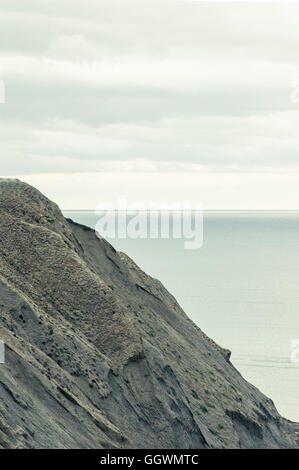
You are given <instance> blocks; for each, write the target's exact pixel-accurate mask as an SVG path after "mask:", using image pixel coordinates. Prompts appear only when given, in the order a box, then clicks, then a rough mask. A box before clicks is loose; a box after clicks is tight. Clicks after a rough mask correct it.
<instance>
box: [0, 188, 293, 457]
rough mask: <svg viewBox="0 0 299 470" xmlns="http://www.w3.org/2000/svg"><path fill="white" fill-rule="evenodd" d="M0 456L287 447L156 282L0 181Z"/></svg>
mask: <svg viewBox="0 0 299 470" xmlns="http://www.w3.org/2000/svg"><path fill="white" fill-rule="evenodd" d="M0 339H1V340H3V341H4V342H5V345H6V362H5V364H0V448H52V447H55V448H240V447H241V448H292V447H295V446H296V443H295V440H296V437H295V429H294V424H293V423H290V422H288V421H287V420H285V419H284V418H282V417H281V416H280V415H279V414H278V412H277V411H276V408H275V406H274V404H273V402H272V401H271V400H270V399H269V398H267V397H265V396H264V395H263V394H262V393H261V392H260V391H259V390H257V389H256V388H255V387H254V386H252V385H250V384H249V383H248V382H246V381H245V380H244V379H243V378H242V376H241V375H240V373H239V372H238V371H237V370H236V369H235V368H234V367H233V366H232V364H231V363H230V361H229V357H230V353H229V351H227V350H223V349H222V348H220V347H219V346H218V345H216V344H215V343H214V342H213V341H212V340H210V339H209V338H208V337H207V336H206V335H205V334H204V333H203V332H202V331H201V330H200V329H199V328H198V327H197V326H196V325H194V323H192V321H191V320H190V319H189V318H188V317H187V316H186V314H185V313H184V312H183V311H182V309H181V308H180V306H179V305H178V303H177V302H176V300H175V299H174V297H173V296H172V295H171V294H170V293H169V292H168V291H167V290H166V289H165V288H164V287H163V285H162V284H161V283H160V282H159V281H157V280H155V279H153V278H151V277H150V276H148V275H146V274H145V273H144V272H143V271H142V270H141V269H140V268H139V267H138V266H137V265H136V264H135V263H134V262H133V261H132V260H131V259H129V258H128V257H127V256H126V255H125V254H123V253H118V252H116V251H115V250H114V248H113V247H112V246H111V245H110V244H109V243H107V242H106V241H105V240H103V239H101V240H100V239H98V238H97V236H96V235H95V233H94V231H93V230H91V229H89V228H87V227H84V226H81V225H78V224H76V223H74V222H72V221H71V220H66V219H65V218H64V217H63V215H62V213H61V211H60V210H59V208H58V206H57V205H56V204H54V203H53V202H51V201H49V200H48V199H47V198H46V197H44V196H43V195H42V194H41V193H40V192H39V191H37V190H36V189H34V188H32V187H31V186H29V185H27V184H25V183H22V182H20V181H17V180H5V179H0Z"/></svg>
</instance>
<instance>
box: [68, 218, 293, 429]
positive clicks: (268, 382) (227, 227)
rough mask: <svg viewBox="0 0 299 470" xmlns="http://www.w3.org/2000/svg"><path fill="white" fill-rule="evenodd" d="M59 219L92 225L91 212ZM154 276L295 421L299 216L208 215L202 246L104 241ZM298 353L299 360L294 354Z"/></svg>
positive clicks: (205, 220)
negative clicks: (184, 247)
mask: <svg viewBox="0 0 299 470" xmlns="http://www.w3.org/2000/svg"><path fill="white" fill-rule="evenodd" d="M64 214H65V216H67V217H70V218H72V219H73V220H75V221H77V222H79V223H82V224H85V225H88V226H90V227H95V224H96V222H97V220H98V217H97V216H96V215H95V214H94V213H93V212H89V211H68V212H65V213H64ZM110 241H111V243H112V244H113V245H114V246H115V248H116V249H118V250H121V251H124V252H126V253H127V254H128V255H129V256H130V257H132V258H133V259H134V260H135V262H136V263H137V264H138V265H139V266H140V267H142V269H144V270H145V271H146V272H147V273H149V274H150V275H152V276H154V277H156V278H158V279H160V280H161V281H162V282H163V284H164V285H165V286H166V287H167V288H168V289H169V290H170V291H171V293H172V294H174V295H175V297H176V298H177V300H178V301H179V303H180V304H181V306H182V307H183V309H184V310H185V311H186V313H187V314H188V315H189V316H190V317H191V318H192V320H193V321H194V322H195V323H197V324H198V326H199V327H200V328H201V329H203V330H204V331H205V333H207V334H208V335H209V336H210V337H212V338H213V339H214V340H215V341H216V342H218V343H219V344H220V345H221V346H224V347H227V348H229V349H230V350H231V351H232V362H233V363H234V365H235V366H236V367H237V368H238V369H239V370H240V372H241V373H242V375H243V376H244V377H245V378H246V379H247V380H249V381H250V382H252V383H253V384H254V385H256V386H257V387H258V388H260V389H261V390H262V391H263V392H264V393H265V394H267V395H268V396H270V397H271V398H272V399H273V400H274V402H275V404H276V406H277V408H278V410H279V411H280V413H282V414H283V415H284V416H285V417H287V418H289V419H292V420H294V421H298V422H299V364H294V363H292V362H291V351H292V349H291V342H292V341H293V340H294V339H298V340H299V213H298V212H208V213H206V214H205V216H204V243H203V246H202V248H201V249H199V250H184V249H183V242H182V241H181V240H161V239H159V240H150V239H149V240H144V239H142V240H140V239H137V240H128V239H126V240H110ZM298 356H299V355H298Z"/></svg>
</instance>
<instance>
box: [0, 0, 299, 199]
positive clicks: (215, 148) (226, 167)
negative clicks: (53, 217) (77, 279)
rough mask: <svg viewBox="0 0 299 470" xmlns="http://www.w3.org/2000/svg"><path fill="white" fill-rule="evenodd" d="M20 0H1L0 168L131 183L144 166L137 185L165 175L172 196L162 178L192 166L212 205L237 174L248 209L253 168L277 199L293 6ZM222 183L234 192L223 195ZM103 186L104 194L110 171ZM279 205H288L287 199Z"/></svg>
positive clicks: (295, 122)
mask: <svg viewBox="0 0 299 470" xmlns="http://www.w3.org/2000/svg"><path fill="white" fill-rule="evenodd" d="M25 6H26V8H25V7H24V6H21V5H20V2H17V1H15V0H10V1H8V0H7V1H6V0H3V2H2V5H1V14H0V19H1V25H2V26H1V30H0V44H1V54H0V79H3V80H4V81H5V85H6V104H1V105H0V118H1V120H0V139H1V156H0V162H1V174H2V176H8V175H9V176H20V175H21V176H22V177H23V178H25V179H26V178H27V179H29V180H30V181H31V180H32V179H33V180H36V179H37V180H38V181H40V182H41V183H40V184H44V185H45V187H50V186H51V184H52V186H53V185H54V181H55V174H56V175H57V178H58V175H62V174H63V175H64V178H65V187H66V186H69V185H70V184H71V181H74V179H73V177H72V174H73V175H74V177H75V178H76V177H79V178H83V179H84V181H86V182H87V181H89V184H94V185H95V184H96V183H95V182H93V183H91V182H92V181H94V177H95V176H94V175H96V174H97V175H98V178H99V181H100V180H101V181H102V176H103V175H106V177H107V178H108V177H109V178H110V177H111V175H114V181H115V182H116V181H117V180H118V179H121V178H127V179H129V178H132V179H131V182H132V184H133V186H134V184H135V183H134V181H136V177H137V176H136V175H138V174H139V175H140V178H144V176H141V175H146V174H148V177H146V178H145V179H144V184H147V185H148V193H150V192H151V189H152V188H154V186H155V182H156V181H157V179H159V178H162V179H163V178H164V189H165V192H166V193H167V196H168V198H169V199H172V198H174V196H175V190H174V187H173V181H175V180H176V178H178V179H179V178H180V175H183V174H184V175H185V176H186V175H195V176H192V178H198V182H199V184H200V185H201V187H202V188H203V186H204V188H205V189H203V193H204V194H205V196H203V199H204V200H205V201H206V204H207V206H208V207H214V206H218V207H219V208H221V207H235V206H236V196H237V193H236V191H237V188H238V184H237V181H238V178H240V180H241V179H242V178H243V177H244V175H247V178H248V181H250V183H249V185H248V190H247V192H245V193H244V192H242V194H241V195H240V197H241V205H242V204H243V206H244V207H248V206H250V207H257V206H258V202H259V201H261V197H259V201H258V200H257V199H256V198H254V197H253V196H252V193H253V192H254V188H255V181H256V184H257V186H258V185H259V184H260V180H259V179H258V178H257V179H256V180H255V179H254V175H255V174H259V175H263V176H262V179H263V181H264V185H265V192H266V191H267V190H270V187H271V191H273V194H272V204H271V203H270V199H269V201H268V202H267V203H266V202H265V204H266V206H270V205H271V207H272V205H273V204H274V206H275V204H276V206H278V205H279V202H278V201H277V200H276V198H277V193H275V190H274V189H273V188H274V187H273V181H274V180H275V178H276V176H268V175H275V174H276V175H277V174H281V175H283V174H284V175H287V174H288V175H292V174H294V173H296V172H298V167H299V159H298V155H299V140H298V129H299V112H298V111H299V105H298V103H297V104H296V103H293V102H292V101H291V92H292V86H293V85H292V84H293V83H294V82H295V81H296V79H298V78H299V63H298V59H299V57H298V48H297V47H296V46H297V44H299V29H298V26H297V21H296V18H298V13H299V6H298V5H296V4H284V5H283V4H279V3H274V4H271V5H268V4H257V3H255V4H248V3H246V4H242V3H240V4H238V3H223V4H222V3H220V4H219V3H211V4H208V3H207V2H205V3H201V2H179V1H175V0H173V1H171V0H167V1H166V0H165V1H162V2H161V1H159V2H156V1H154V2H145V1H141V2H140V0H139V1H133V0H126V2H122V1H114V0H112V1H109V2H108V1H103V0H101V1H95V0H89V1H87V2H84V4H83V2H82V1H81V0H78V1H75V0H72V1H70V0H62V1H60V2H58V1H56V0H52V1H43V2H38V1H34V0H28V1H27V2H26V5H25ZM221 173H223V175H226V176H225V177H223V178H222V180H221V178H220V179H219V176H217V175H219V174H221ZM172 174H173V175H174V176H173V177H172V176H170V175H172ZM34 175H38V176H34ZM78 175H79V176H78ZM80 175H81V176H80ZM88 175H89V176H88ZM108 175H110V176H108ZM134 175H135V176H134ZM175 175H177V176H175ZM238 175H239V176H238ZM242 175H243V176H242ZM249 175H250V176H249ZM269 178H270V179H271V178H272V179H271V183H270V179H269ZM273 178H274V179H273ZM46 181H47V182H46ZM190 181H191V180H190ZM192 181H193V179H192ZM203 181H205V184H203ZM229 181H230V182H235V183H236V184H235V183H233V186H234V187H235V192H234V193H233V194H231V195H230V196H229V197H227V198H226V202H225V204H224V203H223V201H224V199H223V194H224V193H226V194H230V189H229V188H228V186H227V185H229V184H230V185H231V183H229ZM42 182H43V183H42ZM268 182H269V186H268V187H267V185H268ZM286 184H287V185H289V184H290V182H288V183H286ZM37 185H38V183H37ZM207 185H208V186H209V187H208V186H207ZM221 185H222V186H221ZM137 186H138V185H136V186H135V187H136V194H137V191H138V189H137ZM190 186H191V187H193V183H192V184H191V182H190ZM245 186H246V185H245ZM109 187H110V188H111V194H112V193H113V189H114V193H115V192H116V191H117V186H116V183H113V178H112V177H111V181H110V186H109ZM187 187H188V184H187V185H186V188H187ZM41 189H42V188H41ZM286 189H287V188H286ZM226 190H227V191H226ZM105 191H106V192H107V194H106V196H108V192H109V190H108V189H107V188H106V189H105ZM185 191H186V192H188V191H187V190H185ZM62 193H63V191H62V190H59V198H60V200H59V202H60V203H61V204H62V205H66V203H67V202H66V201H67V200H68V197H67V196H66V194H65V195H64V196H63V195H62ZM93 194H94V192H93ZM111 194H110V196H111ZM209 194H210V196H209ZM211 194H213V197H212V196H211ZM51 195H52V193H51ZM217 195H218V196H217ZM298 195H299V193H298V194H297V193H294V195H293V196H292V197H294V198H295V200H296V198H297V196H298ZM195 196H196V194H195V193H194V195H193V197H195ZM53 197H54V198H55V197H56V194H55V191H54V192H53ZM57 197H58V193H57ZM84 197H85V196H84ZM94 197H95V196H94V195H93V196H92V198H93V199H94ZM190 197H191V195H190ZM250 198H251V199H250ZM93 199H91V197H90V198H89V199H87V198H86V197H85V200H84V203H83V206H84V207H93ZM242 201H243V202H242ZM274 201H276V202H274ZM286 201H287V199H286ZM286 201H285V205H287V206H288V207H290V201H289V200H288V202H286ZM238 204H239V202H238ZM291 206H292V208H293V207H298V208H299V200H298V203H296V202H294V201H293V203H292V205H291ZM81 207H82V205H81ZM279 207H281V205H280V206H279ZM263 208H264V207H263Z"/></svg>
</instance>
